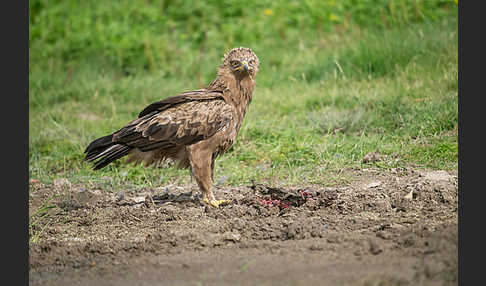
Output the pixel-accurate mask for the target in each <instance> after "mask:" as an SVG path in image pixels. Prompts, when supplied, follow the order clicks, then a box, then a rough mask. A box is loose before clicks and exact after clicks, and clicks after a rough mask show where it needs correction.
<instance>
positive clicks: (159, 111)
mask: <svg viewBox="0 0 486 286" xmlns="http://www.w3.org/2000/svg"><path fill="white" fill-rule="evenodd" d="M171 101H172V102H165V103H164V104H159V107H158V108H153V110H151V111H149V112H147V113H146V114H145V115H143V116H142V117H139V118H138V119H136V120H134V121H132V122H131V123H130V124H128V125H127V126H125V127H123V128H121V129H120V130H118V131H117V132H115V133H114V134H113V138H112V141H113V142H116V143H121V144H124V145H126V146H129V147H132V148H138V149H139V150H140V151H150V150H153V149H156V148H170V147H175V146H178V145H190V144H193V143H195V142H197V141H200V140H203V139H207V138H209V137H211V136H213V135H214V134H215V133H216V132H218V131H219V130H221V129H222V128H224V127H225V126H226V125H227V124H228V123H229V122H230V121H231V119H232V109H231V105H229V104H227V103H226V102H225V101H224V100H223V99H222V98H221V97H214V98H211V97H204V98H202V97H201V98H198V99H190V98H187V97H186V98H185V99H184V101H181V102H177V103H174V102H173V101H174V98H172V99H171ZM162 102H163V101H162ZM152 106H153V104H152Z"/></svg>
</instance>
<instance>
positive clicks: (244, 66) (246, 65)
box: [241, 61, 250, 72]
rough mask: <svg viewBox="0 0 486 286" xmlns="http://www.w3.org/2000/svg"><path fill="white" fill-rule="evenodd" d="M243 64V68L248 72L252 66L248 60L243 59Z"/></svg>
mask: <svg viewBox="0 0 486 286" xmlns="http://www.w3.org/2000/svg"><path fill="white" fill-rule="evenodd" d="M241 65H242V66H243V69H244V70H245V71H246V72H248V70H249V69H250V67H249V66H248V63H247V62H246V61H241Z"/></svg>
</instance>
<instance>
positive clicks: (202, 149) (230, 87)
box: [84, 47, 259, 207]
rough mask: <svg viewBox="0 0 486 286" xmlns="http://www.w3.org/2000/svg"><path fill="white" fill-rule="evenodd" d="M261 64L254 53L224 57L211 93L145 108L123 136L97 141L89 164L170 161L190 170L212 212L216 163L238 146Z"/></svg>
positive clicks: (90, 150) (97, 166) (239, 51)
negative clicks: (219, 157)
mask: <svg viewBox="0 0 486 286" xmlns="http://www.w3.org/2000/svg"><path fill="white" fill-rule="evenodd" d="M258 67H259V60H258V57H257V56H256V55H255V53H254V52H253V51H252V50H251V49H249V48H243V47H240V48H234V49H232V50H230V51H229V52H228V53H227V54H225V56H224V57H223V61H222V63H221V64H220V65H219V67H218V69H217V76H216V79H215V80H213V81H212V82H211V83H210V84H209V85H208V86H207V87H206V88H203V89H198V90H193V91H187V92H183V93H180V94H178V95H175V96H171V97H167V98H165V99H162V100H160V101H157V102H154V103H152V104H150V105H148V106H147V107H145V108H144V109H143V110H142V111H141V112H140V113H139V115H138V118H136V119H134V120H132V121H131V122H129V123H128V124H126V125H125V126H124V127H122V128H121V129H119V130H118V131H115V132H113V133H112V134H110V135H107V136H103V137H101V138H98V139H96V140H94V141H92V142H91V143H90V144H89V145H88V147H87V148H86V150H85V152H84V153H85V158H84V159H85V160H86V161H88V162H92V164H93V165H92V168H93V169H94V170H98V169H101V168H103V167H105V166H107V165H108V164H110V163H111V162H113V161H115V160H118V159H120V158H122V157H124V156H127V158H128V159H127V160H126V162H127V163H135V164H138V163H144V164H145V166H149V165H157V164H160V163H162V162H165V161H166V160H171V161H172V162H175V166H176V167H178V168H185V169H189V170H190V172H191V175H192V176H193V177H194V178H195V180H196V182H197V185H198V187H199V190H200V191H201V193H202V199H203V201H204V202H205V203H207V204H209V205H210V206H213V207H219V206H220V205H222V204H227V203H229V200H217V199H216V198H215V196H214V194H213V192H212V190H211V183H212V180H213V172H214V163H215V160H216V158H217V157H218V156H219V155H221V154H223V153H225V152H226V151H228V150H229V149H230V147H231V146H233V144H234V142H235V139H236V137H237V135H238V131H239V130H240V127H241V124H242V122H243V118H244V117H245V113H246V110H247V107H248V105H249V104H250V102H251V99H252V94H253V90H254V88H255V76H256V74H257V73H258Z"/></svg>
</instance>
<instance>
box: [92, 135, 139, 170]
mask: <svg viewBox="0 0 486 286" xmlns="http://www.w3.org/2000/svg"><path fill="white" fill-rule="evenodd" d="M112 137H113V135H108V136H104V137H101V138H98V139H96V140H95V141H93V142H91V144H89V145H88V147H87V148H86V150H85V151H84V153H86V157H85V160H86V161H88V162H92V161H95V160H96V159H99V158H101V159H99V160H98V161H96V162H95V163H94V166H93V169H94V170H99V169H101V168H103V167H105V166H106V165H108V164H110V163H111V162H113V161H115V160H117V159H120V158H121V157H123V156H125V155H127V154H128V153H129V152H130V150H131V149H132V148H131V147H129V146H126V145H123V144H119V143H115V142H113V141H112Z"/></svg>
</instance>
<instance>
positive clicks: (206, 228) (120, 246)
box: [29, 169, 458, 285]
mask: <svg viewBox="0 0 486 286" xmlns="http://www.w3.org/2000/svg"><path fill="white" fill-rule="evenodd" d="M350 172H352V173H353V176H354V177H355V178H356V180H355V181H354V182H353V183H351V184H349V185H345V186H340V187H326V188H324V187H316V186H299V187H295V188H290V187H289V188H280V187H278V186H268V185H264V184H258V183H256V184H253V185H252V186H241V187H237V188H232V187H224V188H215V189H214V192H215V195H216V197H217V198H226V199H231V200H232V202H231V203H230V204H229V205H226V206H222V207H220V208H219V209H215V208H209V207H207V206H205V205H204V204H202V203H200V202H199V199H198V192H197V188H196V186H195V185H191V186H179V187H176V186H169V187H161V188H157V189H152V190H150V189H138V190H121V191H119V192H109V191H101V190H97V189H91V188H86V187H83V186H76V185H71V184H70V183H69V182H67V181H63V180H58V181H56V182H55V184H53V185H43V184H42V183H39V182H33V183H31V185H30V199H29V211H30V215H33V214H34V213H35V211H36V210H38V209H39V207H41V206H42V205H43V204H45V201H46V200H47V199H49V198H53V199H52V201H51V202H50V203H51V204H53V205H55V206H57V207H56V208H52V209H50V210H49V211H48V212H47V214H48V215H45V216H43V217H39V218H38V219H37V220H36V223H35V226H34V227H33V228H32V229H31V230H30V231H31V237H34V235H35V236H36V239H37V241H35V242H30V244H29V282H30V285H457V280H458V252H457V251H458V223H457V222H458V218H457V214H458V211H457V207H458V188H457V172H446V171H422V170H420V171H419V170H413V169H395V170H392V171H387V172H384V171H381V170H374V169H368V170H366V169H364V170H351V171H350Z"/></svg>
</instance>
